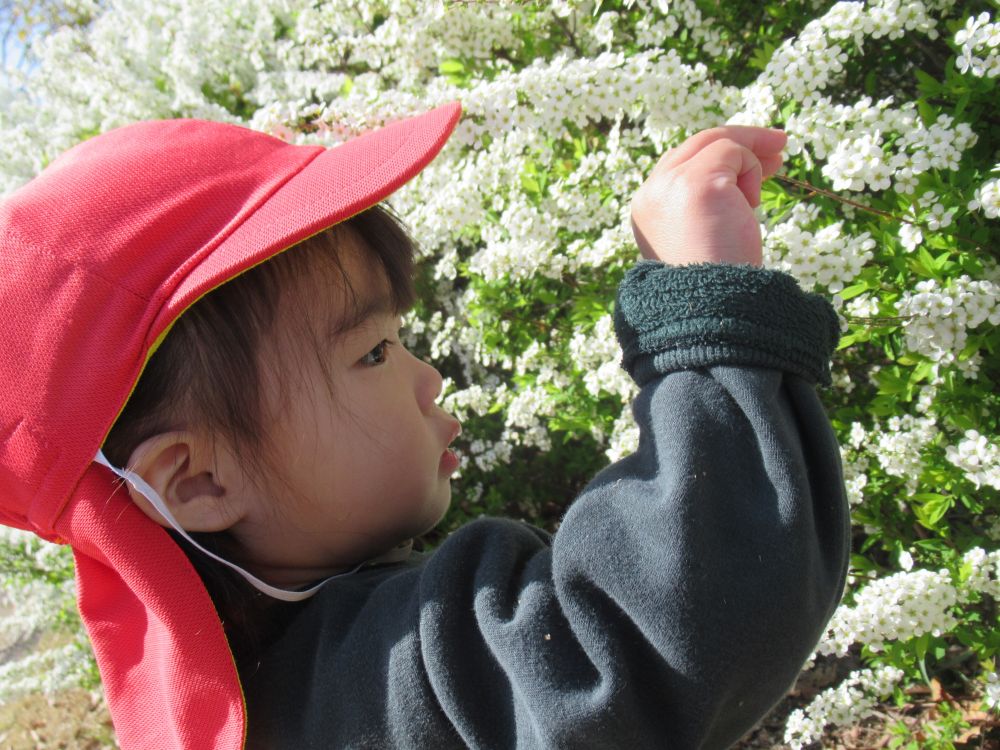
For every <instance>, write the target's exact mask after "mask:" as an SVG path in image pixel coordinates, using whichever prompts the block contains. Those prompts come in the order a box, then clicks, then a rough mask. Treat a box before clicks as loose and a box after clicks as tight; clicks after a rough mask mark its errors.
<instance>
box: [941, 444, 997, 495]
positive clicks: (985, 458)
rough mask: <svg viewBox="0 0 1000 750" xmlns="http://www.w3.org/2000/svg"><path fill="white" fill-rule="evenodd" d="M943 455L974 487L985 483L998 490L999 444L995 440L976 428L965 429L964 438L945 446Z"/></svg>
mask: <svg viewBox="0 0 1000 750" xmlns="http://www.w3.org/2000/svg"><path fill="white" fill-rule="evenodd" d="M945 456H946V457H947V459H948V460H949V461H951V462H952V463H953V464H955V466H957V467H958V468H960V469H961V470H962V471H964V472H965V477H966V478H967V479H968V480H969V481H970V482H972V483H973V484H974V485H976V487H981V486H982V485H984V484H985V485H987V486H989V487H993V488H994V489H997V490H1000V445H997V442H996V441H995V440H989V439H987V437H986V436H985V435H980V434H979V432H977V431H976V430H966V432H965V439H964V440H962V441H961V442H959V444H958V445H957V446H953V445H949V446H948V447H947V448H945Z"/></svg>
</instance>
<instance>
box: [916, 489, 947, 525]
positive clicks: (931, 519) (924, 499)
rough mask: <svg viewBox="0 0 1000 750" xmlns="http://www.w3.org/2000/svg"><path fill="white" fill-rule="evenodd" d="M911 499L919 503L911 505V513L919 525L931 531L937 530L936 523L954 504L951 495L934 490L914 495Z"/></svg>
mask: <svg viewBox="0 0 1000 750" xmlns="http://www.w3.org/2000/svg"><path fill="white" fill-rule="evenodd" d="M912 499H913V500H916V501H917V502H918V503H919V504H917V505H914V506H913V514H914V515H915V516H916V517H917V520H918V521H919V522H920V525H921V526H924V527H926V528H928V529H931V530H932V531H937V527H938V523H939V522H940V521H941V519H942V518H944V515H945V513H947V512H948V511H949V510H951V508H952V507H953V506H954V505H955V498H954V497H953V496H951V495H939V494H937V493H935V492H925V493H920V494H917V495H914V496H913V498H912Z"/></svg>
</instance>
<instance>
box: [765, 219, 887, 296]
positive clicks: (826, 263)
mask: <svg viewBox="0 0 1000 750" xmlns="http://www.w3.org/2000/svg"><path fill="white" fill-rule="evenodd" d="M818 220H819V211H818V209H817V208H816V206H810V205H808V204H803V203H799V204H796V206H795V207H794V208H793V209H792V211H791V212H790V213H789V215H788V216H787V217H786V219H785V220H783V221H781V222H780V223H778V224H776V225H775V226H772V227H764V230H763V237H764V240H763V242H764V260H765V263H766V264H767V265H768V266H770V267H772V268H776V269H778V270H781V271H785V272H787V273H790V274H792V275H793V276H795V277H796V278H797V279H798V281H799V284H800V285H801V286H802V288H803V289H813V288H815V287H816V286H822V287H825V288H826V289H828V290H829V291H830V292H833V293H836V292H839V291H840V290H841V289H843V288H844V287H845V286H847V285H848V284H850V283H851V281H852V280H853V279H854V277H855V276H857V274H858V272H859V271H860V270H861V268H862V267H863V266H864V265H865V264H866V263H867V262H868V261H870V260H871V259H872V250H873V249H874V247H875V241H874V240H873V239H872V238H871V236H870V235H869V234H868V233H867V232H865V233H863V234H861V235H858V236H856V237H855V236H851V235H849V234H847V233H846V232H844V227H843V222H835V223H833V224H828V225H826V226H823V227H821V228H820V229H818V230H816V231H811V230H810V229H807V228H806V227H808V226H811V225H812V224H813V223H815V222H817V221H818Z"/></svg>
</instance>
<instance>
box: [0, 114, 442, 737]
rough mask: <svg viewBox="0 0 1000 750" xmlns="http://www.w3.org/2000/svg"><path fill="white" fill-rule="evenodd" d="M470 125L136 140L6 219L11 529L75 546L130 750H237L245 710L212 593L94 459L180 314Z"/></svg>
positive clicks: (2, 367)
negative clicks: (334, 141)
mask: <svg viewBox="0 0 1000 750" xmlns="http://www.w3.org/2000/svg"><path fill="white" fill-rule="evenodd" d="M460 114H461V107H460V105H459V104H458V103H457V102H453V103H450V104H447V105H444V106H441V107H438V108H437V109H434V110H432V111H430V112H427V113H425V114H422V115H419V116H415V117H410V118H408V119H404V120H400V121H397V122H394V123H392V124H390V125H387V126H385V127H384V128H381V129H379V130H376V131H372V132H369V133H366V134H364V135H362V136H359V137H357V138H355V139H353V140H350V141H348V142H347V143H344V144H341V145H339V146H336V147H334V148H331V149H324V148H323V147H321V146H295V145H291V144H287V143H285V142H284V141H281V140H279V139H277V138H273V137H271V136H268V135H264V134H262V133H258V132H255V131H252V130H248V129H246V128H242V127H237V126H234V125H226V124H221V123H215V122H207V121H201V120H163V121H154V122H141V123H137V124H135V125H129V126H127V127H123V128H118V129H116V130H112V131H110V132H108V133H105V134H103V135H99V136H97V137H94V138H92V139H90V140H88V141H85V142H84V143H81V144H79V145H77V146H76V147H74V148H72V149H70V150H69V151H67V152H66V153H65V154H63V155H62V156H60V157H59V158H58V159H56V160H55V161H54V162H53V163H52V164H51V165H50V166H49V167H48V168H47V169H45V171H43V172H42V173H41V174H40V175H39V176H38V177H36V178H35V179H34V180H32V181H31V182H29V183H28V184H27V185H25V186H24V187H23V188H21V189H20V190H18V191H16V192H15V193H14V194H13V195H11V196H10V197H8V198H7V199H6V200H5V201H4V202H3V203H0V325H2V329H0V383H2V384H3V387H2V389H0V522H2V523H5V524H7V525H10V526H16V527H18V528H21V529H27V530H29V531H33V532H35V533H36V534H38V535H39V536H41V537H43V538H45V539H49V540H53V541H58V542H64V543H69V544H71V545H72V547H73V550H74V554H75V558H76V574H77V583H78V599H79V606H80V613H81V615H82V617H83V620H84V623H85V624H86V626H87V630H88V632H89V633H90V637H91V640H92V642H93V646H94V651H95V654H96V656H97V662H98V665H99V666H100V669H101V675H102V677H103V680H104V687H105V692H106V695H107V700H108V705H109V707H110V710H111V715H112V718H113V720H114V723H115V728H116V730H117V733H118V741H119V742H120V744H121V747H122V748H123V749H124V750H133V748H149V749H150V750H153V749H155V750H166V749H169V748H192V749H194V748H197V750H223V748H226V749H229V748H239V747H242V745H243V740H244V732H245V707H244V702H243V696H242V691H241V689H240V684H239V679H238V677H237V674H236V668H235V665H234V662H233V658H232V655H231V653H230V651H229V647H228V644H227V642H226V638H225V635H224V633H223V630H222V626H221V625H220V623H219V618H218V616H217V615H216V612H215V608H214V606H213V605H212V602H211V599H210V598H209V596H208V593H207V592H206V590H205V588H204V586H203V585H202V583H201V580H200V578H199V577H198V575H197V574H196V573H195V571H194V569H193V568H192V567H191V565H190V563H189V561H188V559H187V557H186V556H185V554H184V552H183V551H181V549H180V548H179V547H178V546H177V545H176V544H175V543H174V541H173V540H172V539H171V538H170V537H169V535H168V534H167V533H166V531H165V530H164V529H163V528H161V527H160V526H159V525H157V524H156V523H154V522H153V521H151V520H150V519H149V518H147V517H146V516H145V515H144V514H143V513H142V512H141V511H139V510H138V508H136V507H135V505H134V504H133V503H132V501H131V499H130V498H129V496H128V494H127V492H126V491H125V490H123V489H121V488H120V487H119V484H120V483H119V482H117V481H116V477H115V476H114V474H112V472H111V471H109V470H108V469H107V468H105V467H103V466H99V465H97V464H95V463H94V462H93V460H94V456H95V455H96V454H97V451H98V450H99V448H100V447H101V444H102V443H103V441H104V439H105V437H106V436H107V433H108V431H109V430H110V429H111V426H112V425H113V424H114V422H115V419H116V418H117V417H118V414H119V413H120V412H121V409H122V407H123V406H124V404H125V402H126V400H127V399H128V397H129V394H130V393H131V391H132V388H133V387H134V386H135V383H136V381H137V380H138V378H139V375H140V373H141V371H142V368H143V367H144V365H145V363H146V361H147V359H148V357H149V355H150V354H151V352H152V350H153V349H154V348H155V346H156V344H157V343H158V341H159V340H160V339H161V338H162V337H163V336H164V335H165V333H166V332H167V331H168V330H169V328H170V326H171V324H172V323H173V322H174V321H175V320H176V319H177V317H178V316H179V315H180V314H181V313H182V312H183V311H184V310H185V309H187V308H188V307H189V306H190V305H191V304H193V303H194V302H195V301H196V300H198V299H199V298H200V297H201V296H202V295H204V294H206V293H207V292H209V291H211V290H212V289H215V288H216V287H218V286H220V285H221V284H223V283H224V282H225V281H227V280H229V279H231V278H233V277H234V276H236V275H238V274H239V273H241V272H243V271H245V270H247V269H248V268H251V267H252V266H254V265H256V264H258V263H260V262H262V261H264V260H267V259H268V258H270V257H272V256H273V255H275V254H277V253H279V252H281V251H282V250H285V249H287V248H288V247H290V246H291V245H294V244H295V243H297V242H299V241H301V240H303V239H305V238H307V237H310V236H312V235H313V234H316V233H317V232H319V231H321V230H323V229H325V228H327V227H330V226H332V225H334V224H337V223H338V222H340V221H343V220H345V219H348V218H350V217H351V216H353V215H355V214H357V213H359V212H361V211H363V210H365V209H366V208H369V207H371V206H373V205H374V204H376V203H378V202H379V201H381V200H383V199H384V198H386V197H387V196H389V195H390V194H391V193H393V192H394V191H395V190H396V189H398V188H399V187H400V186H402V185H403V184H404V183H406V182H407V181H408V180H409V179H411V178H412V177H413V176H414V175H416V174H417V173H418V172H419V171H420V170H421V169H423V168H424V167H425V166H426V165H427V164H428V163H429V162H430V161H431V160H432V159H433V158H434V156H436V155H437V153H438V152H439V151H440V150H441V148H442V146H443V145H444V143H445V141H446V140H447V138H448V136H449V135H450V134H451V132H452V130H453V129H454V127H455V125H456V123H457V122H458V118H459V116H460Z"/></svg>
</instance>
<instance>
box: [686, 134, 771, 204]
mask: <svg viewBox="0 0 1000 750" xmlns="http://www.w3.org/2000/svg"><path fill="white" fill-rule="evenodd" d="M763 172H764V169H763V165H762V164H761V161H760V159H758V158H757V155H756V154H755V153H754V152H753V151H752V150H750V149H749V148H748V147H746V146H744V145H742V144H740V143H738V142H736V141H732V140H730V139H728V138H721V139H718V140H714V141H712V142H710V143H709V144H708V145H707V146H705V147H704V148H703V149H702V150H701V151H699V152H698V153H697V154H695V155H694V156H692V157H691V158H690V159H688V160H687V161H686V162H683V163H682V164H680V165H679V166H677V167H676V168H675V169H674V170H673V173H674V174H675V175H676V177H677V178H679V179H683V180H684V181H685V182H687V183H688V184H691V185H701V184H704V185H708V184H711V183H716V184H718V183H717V181H718V180H721V181H722V183H723V184H725V185H735V186H736V187H737V188H739V190H740V192H741V193H743V196H744V197H745V198H746V201H747V203H749V204H750V207H751V208H756V207H757V206H758V205H759V204H760V183H761V180H762V179H763Z"/></svg>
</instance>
